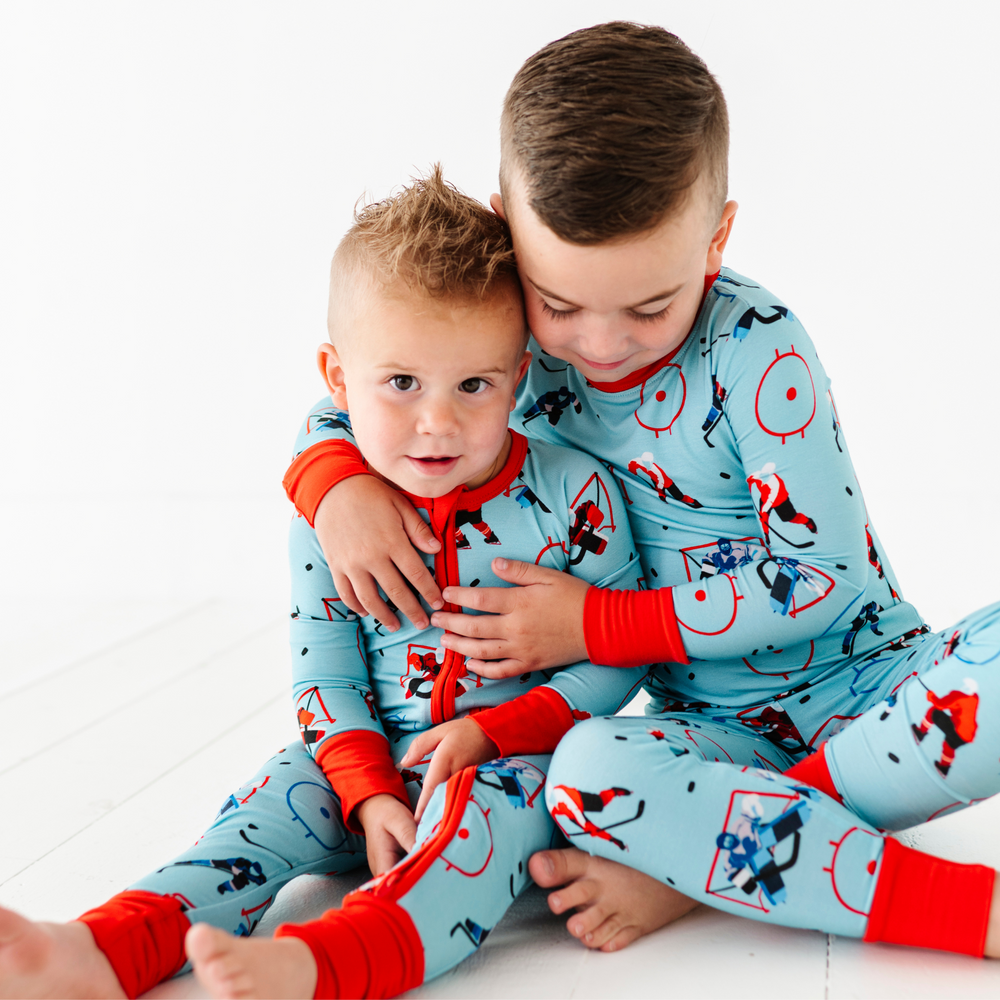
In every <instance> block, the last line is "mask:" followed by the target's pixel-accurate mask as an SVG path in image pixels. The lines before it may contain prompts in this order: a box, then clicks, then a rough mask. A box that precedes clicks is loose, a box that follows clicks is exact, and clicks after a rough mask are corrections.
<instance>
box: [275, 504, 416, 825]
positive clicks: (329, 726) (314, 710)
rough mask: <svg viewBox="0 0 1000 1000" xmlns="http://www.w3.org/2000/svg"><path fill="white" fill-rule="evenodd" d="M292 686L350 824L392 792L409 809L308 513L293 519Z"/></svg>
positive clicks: (353, 619) (360, 642)
mask: <svg viewBox="0 0 1000 1000" xmlns="http://www.w3.org/2000/svg"><path fill="white" fill-rule="evenodd" d="M289 557H290V561H291V575H292V620H291V627H290V640H291V651H292V689H293V697H294V700H295V711H296V717H297V720H298V724H299V731H300V733H301V735H302V740H303V742H304V743H305V746H306V749H307V750H308V751H309V753H310V754H311V755H312V756H313V758H314V759H315V760H316V762H317V763H318V764H319V765H320V767H321V768H322V769H323V772H324V774H325V775H326V776H327V778H328V779H329V781H330V784H331V785H332V786H333V789H334V791H335V792H336V793H337V795H338V797H339V798H340V800H341V805H342V807H343V811H344V820H345V823H346V824H347V826H348V828H349V829H351V830H354V831H355V832H358V833H360V832H363V831H362V830H361V828H360V825H359V824H358V822H357V817H356V815H355V813H356V809H357V807H358V806H359V805H360V804H361V803H362V802H364V801H365V800H366V799H368V798H371V797H372V796H375V795H383V794H385V795H391V796H393V797H394V798H396V799H398V800H399V801H400V802H401V803H403V804H404V805H405V806H407V808H409V797H408V796H407V794H406V790H405V788H404V785H403V779H402V777H401V776H400V774H399V772H398V771H397V770H396V767H395V765H394V763H393V760H392V755H391V753H390V751H389V742H388V740H387V739H386V736H385V732H384V730H383V728H382V723H381V721H380V720H379V718H378V715H377V713H376V710H375V697H374V693H373V691H372V685H371V679H370V677H369V673H368V667H367V664H366V662H365V656H364V637H363V635H362V632H361V622H360V619H359V618H358V616H357V615H356V614H355V613H354V612H352V611H351V610H350V609H348V608H346V607H344V603H343V601H342V600H340V598H339V596H338V595H337V593H336V591H335V590H334V587H333V581H332V580H331V578H330V574H329V572H328V570H327V566H326V562H325V560H324V559H323V553H322V550H321V549H320V547H319V544H318V542H317V540H316V533H315V531H313V530H312V529H311V528H310V527H309V526H308V524H307V523H306V522H305V519H304V518H301V517H296V518H293V520H292V525H291V530H290V537H289Z"/></svg>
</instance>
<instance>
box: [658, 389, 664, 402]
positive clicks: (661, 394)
mask: <svg viewBox="0 0 1000 1000" xmlns="http://www.w3.org/2000/svg"><path fill="white" fill-rule="evenodd" d="M666 398H667V394H666V393H665V392H664V391H663V390H662V389H658V390H657V393H656V401H657V402H658V403H662V402H663V401H664V400H665V399H666Z"/></svg>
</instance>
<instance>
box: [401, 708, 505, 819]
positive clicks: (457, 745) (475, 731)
mask: <svg viewBox="0 0 1000 1000" xmlns="http://www.w3.org/2000/svg"><path fill="white" fill-rule="evenodd" d="M430 753H433V754H434V756H433V757H432V758H431V764H430V767H428V768H427V774H425V775H424V783H423V788H422V789H421V791H420V798H419V799H418V800H417V808H416V809H415V810H414V815H415V817H416V820H417V822H418V823H419V822H420V817H421V816H423V814H424V809H426V808H427V803H428V802H430V800H431V795H432V794H433V792H434V789H435V788H437V786H438V785H440V784H441V782H442V781H447V780H448V779H449V778H450V777H451V776H452V775H453V774H457V773H458V772H459V771H461V770H462V769H463V768H466V767H469V766H470V765H474V764H485V763H486V762H487V761H488V760H495V759H496V758H497V757H499V756H500V750H499V748H498V747H497V745H496V744H495V743H494V742H493V740H491V739H490V738H489V737H488V736H487V735H486V733H484V732H483V731H482V730H481V729H480V728H479V726H477V725H476V724H475V723H474V722H473V721H472V719H470V718H465V719H452V721H451V722H442V723H441V725H440V726H435V727H434V728H433V729H428V730H427V732H426V733H421V734H420V735H419V736H418V737H417V738H416V739H415V740H414V741H413V742H412V743H411V744H410V748H409V749H408V750H407V751H406V755H405V756H404V757H403V759H402V760H401V761H400V762H399V766H400V767H412V766H413V765H414V764H417V763H419V762H420V761H421V760H423V759H424V757H426V756H427V755H428V754H430Z"/></svg>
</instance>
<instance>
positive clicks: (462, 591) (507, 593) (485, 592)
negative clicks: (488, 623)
mask: <svg viewBox="0 0 1000 1000" xmlns="http://www.w3.org/2000/svg"><path fill="white" fill-rule="evenodd" d="M444 599H445V600H446V601H448V603H449V604H457V605H458V606H459V607H460V608H470V609H472V610H473V611H484V612H486V613H487V614H491V615H502V614H506V613H507V612H508V611H510V609H511V601H512V591H511V589H510V587H446V588H445V591H444ZM466 617H467V618H474V617H475V616H473V615H466ZM461 631H462V632H464V634H465V635H471V634H472V633H471V632H466V631H465V630H464V629H462V630H461Z"/></svg>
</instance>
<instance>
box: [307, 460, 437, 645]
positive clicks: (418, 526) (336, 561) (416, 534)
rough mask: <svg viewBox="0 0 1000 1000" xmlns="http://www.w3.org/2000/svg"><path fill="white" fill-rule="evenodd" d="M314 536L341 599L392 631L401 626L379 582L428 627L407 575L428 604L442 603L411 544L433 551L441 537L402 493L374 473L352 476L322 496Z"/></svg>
mask: <svg viewBox="0 0 1000 1000" xmlns="http://www.w3.org/2000/svg"><path fill="white" fill-rule="evenodd" d="M316 537H317V538H318V539H319V544H320V545H321V546H322V549H323V555H325V556H326V561H327V564H328V565H329V567H330V573H331V575H332V576H333V585H334V586H335V587H336V588H337V593H338V594H339V595H340V599H341V600H342V601H343V602H344V604H346V605H347V606H348V607H349V608H350V609H351V610H352V611H354V612H356V613H357V614H359V615H361V616H362V617H364V616H365V615H369V614H371V615H374V616H375V617H376V618H377V619H378V620H379V621H380V622H381V623H382V624H383V625H385V627H386V628H387V629H388V630H389V631H390V632H395V631H396V630H397V629H398V628H399V619H398V618H397V617H396V616H395V615H394V614H393V613H392V611H390V610H389V606H388V604H386V602H385V601H383V600H382V598H381V597H380V596H379V592H378V588H379V586H381V587H382V590H383V591H384V592H385V594H386V596H387V597H388V598H389V600H390V601H392V603H393V604H395V605H396V607H397V608H399V610H400V611H402V612H403V614H404V615H406V617H407V618H409V619H410V621H411V622H413V624H414V625H415V626H416V627H417V628H426V627H427V615H426V613H425V612H424V609H423V608H422V607H421V606H420V601H419V600H417V597H416V595H415V594H414V593H413V591H412V590H411V589H410V586H409V583H407V580H409V581H410V583H412V584H413V586H414V587H415V588H416V589H417V592H418V593H419V594H420V596H421V597H423V599H424V600H425V601H426V602H427V603H428V604H429V605H430V606H431V607H432V608H440V607H442V606H443V605H442V601H441V591H440V589H439V588H438V585H437V583H436V582H435V581H434V577H433V576H432V575H431V573H430V572H429V571H428V569H427V567H426V566H425V565H424V562H423V560H422V559H421V558H420V556H419V555H417V553H416V552H414V550H413V546H414V545H416V546H417V548H419V549H421V550H423V551H424V552H427V553H434V552H437V551H438V549H440V548H441V543H440V542H439V541H438V540H437V539H436V538H435V537H434V535H433V533H432V532H431V529H430V528H429V527H428V526H427V525H426V524H425V523H424V522H423V521H422V520H421V518H420V515H419V514H418V513H417V512H416V511H415V510H414V509H413V507H412V505H411V504H410V502H409V501H408V500H407V499H406V497H404V496H401V495H400V494H399V493H397V492H396V491H395V490H394V489H392V487H390V486H387V485H386V484H385V483H383V482H382V481H381V480H379V479H376V478H375V477H374V476H351V477H350V478H349V479H345V480H344V481H343V482H341V483H338V484H337V485H336V486H334V487H333V489H332V490H330V492H329V493H327V495H326V496H325V497H323V500H322V502H321V503H320V505H319V507H318V508H317V510H316ZM411 543H412V544H411Z"/></svg>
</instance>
